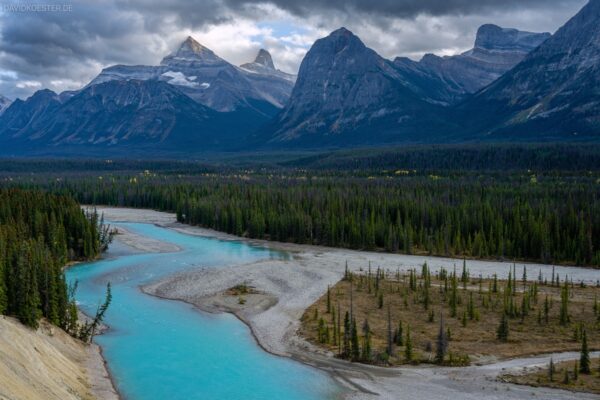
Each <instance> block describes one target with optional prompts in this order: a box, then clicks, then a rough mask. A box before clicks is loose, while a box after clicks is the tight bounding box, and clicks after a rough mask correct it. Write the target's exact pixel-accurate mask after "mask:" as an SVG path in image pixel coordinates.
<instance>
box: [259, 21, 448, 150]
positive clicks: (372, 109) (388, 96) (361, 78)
mask: <svg viewBox="0 0 600 400" xmlns="http://www.w3.org/2000/svg"><path fill="white" fill-rule="evenodd" d="M450 96H451V95H449V94H448V93H447V91H446V90H445V86H444V85H443V83H442V82H441V81H440V80H439V79H438V78H436V77H434V76H431V75H428V74H427V73H424V72H423V73H422V72H420V71H417V72H415V71H409V70H403V69H402V68H397V67H396V66H395V65H394V64H393V63H392V62H391V61H388V60H386V59H384V58H382V57H381V56H379V55H378V54H377V53H376V52H375V51H373V50H371V49H369V48H367V47H366V46H365V45H364V44H363V43H362V41H361V40H360V39H359V38H358V37H357V36H355V35H354V34H352V32H350V31H348V30H347V29H345V28H341V29H339V30H337V31H335V32H333V33H332V34H331V35H329V36H328V37H326V38H323V39H319V40H317V41H316V42H315V44H314V45H313V46H312V47H311V49H310V51H309V52H308V53H307V55H306V56H305V58H304V60H303V61H302V64H301V66H300V71H299V73H298V79H297V82H296V86H295V87H294V91H293V92H292V96H291V98H290V101H289V103H288V105H287V106H286V107H285V108H284V110H283V111H282V112H281V113H280V115H279V116H278V117H277V118H276V120H275V122H274V123H273V124H272V125H271V126H270V127H269V128H268V129H267V130H266V131H267V133H264V134H263V136H262V137H263V138H265V139H264V140H268V141H269V143H271V144H272V145H277V144H283V145H290V144H293V143H298V144H299V145H310V144H314V145H316V146H318V145H319V144H322V143H328V144H337V145H344V144H353V143H374V142H378V141H388V140H394V136H396V135H404V134H410V135H414V136H415V139H417V136H418V135H421V133H420V132H417V130H416V129H414V128H415V127H416V126H419V124H421V123H422V121H423V120H424V119H427V120H428V121H429V122H430V124H431V126H435V125H436V123H437V121H438V120H439V116H440V114H443V112H442V111H441V110H440V109H441V104H444V103H445V102H444V100H446V98H448V97H450ZM267 137H268V138H267Z"/></svg>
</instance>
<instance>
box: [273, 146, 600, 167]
mask: <svg viewBox="0 0 600 400" xmlns="http://www.w3.org/2000/svg"><path fill="white" fill-rule="evenodd" d="M282 165H283V166H286V167H296V168H305V169H309V170H329V171H349V170H353V171H359V172H365V171H367V172H372V171H376V170H382V169H388V170H392V171H393V170H395V169H416V170H446V171H448V170H454V171H502V172H504V171H518V170H520V171H526V170H533V171H546V172H548V171H588V170H592V171H597V170H598V169H600V145H598V144H593V143H591V144H590V143H588V144H567V143H562V144H536V145H533V144H531V145H527V144H519V145H516V144H485V145H482V144H473V145H464V144H462V145H420V146H403V147H397V148H390V149H381V148H375V149H360V150H342V151H335V152H329V153H319V154H314V155H310V156H305V157H300V158H297V159H293V160H290V161H287V162H285V163H282Z"/></svg>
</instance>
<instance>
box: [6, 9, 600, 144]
mask: <svg viewBox="0 0 600 400" xmlns="http://www.w3.org/2000/svg"><path fill="white" fill-rule="evenodd" d="M599 61H600V0H590V1H589V3H588V4H587V5H586V6H585V7H584V8H583V9H582V10H581V11H580V12H579V13H578V14H577V15H575V16H574V17H573V18H572V19H571V20H569V21H568V22H567V23H566V24H565V25H564V26H563V27H562V28H560V29H559V30H558V31H557V32H556V33H555V34H554V35H550V34H549V33H533V32H524V31H518V30H516V29H507V28H502V27H499V26H496V25H490V24H487V25H483V26H481V27H480V28H479V30H478V32H477V35H476V39H475V44H474V47H473V48H472V49H471V50H469V51H466V52H464V53H462V54H459V55H455V56H446V57H438V56H435V55H432V54H427V55H425V56H424V57H423V58H422V59H421V60H419V61H413V60H410V59H407V58H401V57H398V58H396V59H394V60H388V59H385V58H384V57H382V56H380V55H379V54H377V53H376V52H375V51H374V50H372V49H370V48H368V47H367V46H366V45H365V44H364V43H363V42H362V41H361V40H360V38H358V37H357V36H356V35H354V34H353V33H352V32H350V31H349V30H347V29H345V28H340V29H338V30H336V31H334V32H332V33H331V34H330V35H329V36H327V37H325V38H322V39H319V40H317V41H316V42H315V43H314V44H313V46H312V47H311V48H310V50H309V51H308V52H307V54H306V56H305V57H304V59H303V60H302V63H301V66H300V69H299V71H298V76H297V77H296V76H294V75H291V74H288V73H285V72H283V71H280V70H278V69H276V67H275V64H274V62H273V59H272V57H271V55H270V54H269V53H268V52H267V51H266V50H264V49H261V50H260V51H259V52H258V54H257V56H256V58H255V60H254V61H253V62H250V63H246V64H242V65H240V66H235V65H232V64H231V63H229V62H227V61H225V60H224V59H222V58H220V57H219V56H218V55H216V54H215V53H214V52H213V51H212V50H210V49H208V48H206V47H204V46H202V45H201V44H200V43H198V42H197V41H195V40H194V39H193V38H191V37H188V38H187V39H186V40H185V41H183V43H182V44H181V45H180V46H179V48H178V49H177V50H176V51H174V52H173V53H171V54H169V55H167V56H166V57H164V58H163V60H162V61H161V63H160V64H159V65H155V66H144V65H137V66H127V65H115V66H112V67H108V68H105V69H104V70H102V71H101V73H100V74H99V75H98V76H97V77H96V78H94V79H93V80H92V81H91V82H90V83H89V84H88V85H86V86H85V87H84V88H82V89H81V90H78V91H70V92H64V93H61V94H56V93H54V92H52V91H50V90H41V91H38V92H36V93H35V94H34V95H32V96H31V97H30V98H28V99H26V100H20V99H17V100H15V101H13V102H12V103H10V102H9V101H7V100H5V99H4V98H0V143H1V144H2V147H1V148H2V149H3V150H2V152H3V153H7V154H66V155H69V154H73V153H75V154H98V155H104V154H112V153H116V154H131V152H141V153H144V154H146V153H148V154H165V155H168V154H175V153H177V154H192V153H194V152H201V151H213V150H219V151H222V150H228V151H232V150H240V149H244V150H248V149H260V148H308V147H312V148H322V147H345V146H357V145H382V144H387V143H402V142H411V143H420V142H435V143H447V142H464V141H489V140H492V141H506V140H524V141H548V140H598V139H600V62H599Z"/></svg>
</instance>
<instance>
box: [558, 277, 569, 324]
mask: <svg viewBox="0 0 600 400" xmlns="http://www.w3.org/2000/svg"><path fill="white" fill-rule="evenodd" d="M559 320H560V324H561V325H562V326H566V325H568V324H569V322H570V317H569V286H568V284H567V282H566V281H565V284H564V285H563V287H562V289H561V291H560V318H559Z"/></svg>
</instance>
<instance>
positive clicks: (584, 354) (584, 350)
mask: <svg viewBox="0 0 600 400" xmlns="http://www.w3.org/2000/svg"><path fill="white" fill-rule="evenodd" d="M579 372H581V373H582V374H590V373H591V367H590V352H589V350H588V343H587V333H586V331H585V329H584V330H583V333H582V338H581V356H580V357H579Z"/></svg>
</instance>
